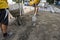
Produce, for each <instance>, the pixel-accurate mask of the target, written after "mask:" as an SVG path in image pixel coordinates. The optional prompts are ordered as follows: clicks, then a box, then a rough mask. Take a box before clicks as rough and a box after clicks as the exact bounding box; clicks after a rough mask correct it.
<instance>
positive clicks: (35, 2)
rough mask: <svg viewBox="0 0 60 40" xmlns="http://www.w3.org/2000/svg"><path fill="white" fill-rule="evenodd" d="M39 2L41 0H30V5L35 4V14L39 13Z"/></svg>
mask: <svg viewBox="0 0 60 40" xmlns="http://www.w3.org/2000/svg"><path fill="white" fill-rule="evenodd" d="M39 2H40V0H30V2H29V5H30V6H34V9H35V10H34V12H35V14H37V13H38V4H39Z"/></svg>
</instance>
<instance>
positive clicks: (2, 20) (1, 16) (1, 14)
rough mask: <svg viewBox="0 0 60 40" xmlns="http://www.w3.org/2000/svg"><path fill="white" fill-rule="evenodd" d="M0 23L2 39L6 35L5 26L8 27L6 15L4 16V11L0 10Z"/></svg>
mask: <svg viewBox="0 0 60 40" xmlns="http://www.w3.org/2000/svg"><path fill="white" fill-rule="evenodd" d="M0 23H1V31H2V33H3V37H5V36H6V35H7V25H8V15H6V10H5V9H1V10H0Z"/></svg>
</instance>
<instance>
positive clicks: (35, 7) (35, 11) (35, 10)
mask: <svg viewBox="0 0 60 40" xmlns="http://www.w3.org/2000/svg"><path fill="white" fill-rule="evenodd" d="M34 13H35V14H36V15H37V14H38V7H37V5H35V6H34Z"/></svg>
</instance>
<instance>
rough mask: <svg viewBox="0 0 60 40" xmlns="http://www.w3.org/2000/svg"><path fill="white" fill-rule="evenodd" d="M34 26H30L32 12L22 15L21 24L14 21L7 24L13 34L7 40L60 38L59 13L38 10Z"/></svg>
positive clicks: (48, 39)
mask: <svg viewBox="0 0 60 40" xmlns="http://www.w3.org/2000/svg"><path fill="white" fill-rule="evenodd" d="M38 14H39V15H38V16H37V22H36V26H32V21H31V17H32V16H33V12H31V13H30V14H27V15H25V16H24V19H23V23H24V24H23V25H20V26H18V25H17V23H16V21H14V22H13V23H12V24H11V25H9V26H8V31H11V32H13V33H14V34H13V36H12V37H11V38H9V39H7V40H60V14H58V13H51V12H42V11H39V13H38ZM1 39H2V33H1V32H0V40H1Z"/></svg>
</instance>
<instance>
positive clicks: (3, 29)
mask: <svg viewBox="0 0 60 40" xmlns="http://www.w3.org/2000/svg"><path fill="white" fill-rule="evenodd" d="M1 30H2V33H3V37H6V36H7V25H5V24H2V27H1Z"/></svg>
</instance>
